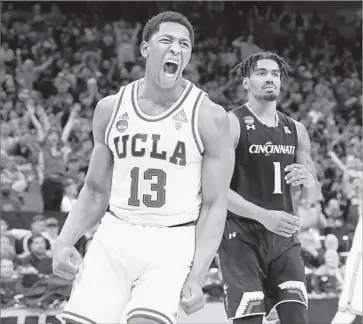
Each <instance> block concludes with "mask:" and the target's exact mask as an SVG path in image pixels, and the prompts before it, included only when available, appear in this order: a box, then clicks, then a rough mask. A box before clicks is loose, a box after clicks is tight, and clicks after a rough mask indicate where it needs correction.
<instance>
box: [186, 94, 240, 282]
mask: <svg viewBox="0 0 363 324" xmlns="http://www.w3.org/2000/svg"><path fill="white" fill-rule="evenodd" d="M199 131H200V135H201V138H202V142H203V145H204V155H203V165H202V193H203V203H202V208H201V211H200V215H199V219H198V223H197V226H196V247H195V254H194V259H193V265H192V269H191V272H190V274H189V277H191V278H193V280H196V281H197V282H198V283H199V284H202V283H203V281H204V277H205V275H206V273H207V271H208V268H209V266H210V264H211V262H212V260H213V258H214V256H215V254H216V252H217V250H218V247H219V244H220V241H221V239H222V235H223V230H224V225H225V219H226V215H227V196H228V188H229V183H230V179H231V176H232V170H233V160H232V155H233V145H232V143H231V141H230V137H229V122H228V117H227V113H226V112H225V111H224V110H223V108H222V107H220V106H217V105H215V104H214V103H212V102H211V101H210V100H209V99H208V98H205V99H204V101H203V103H202V106H201V108H200V114H199Z"/></svg>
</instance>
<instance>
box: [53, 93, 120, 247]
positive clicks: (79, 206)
mask: <svg viewBox="0 0 363 324" xmlns="http://www.w3.org/2000/svg"><path fill="white" fill-rule="evenodd" d="M114 100H116V98H115V96H109V97H106V98H104V99H102V100H101V101H100V102H99V103H98V104H97V106H96V109H95V113H94V117H93V137H94V142H95V145H94V148H93V151H92V155H91V161H90V164H89V168H88V172H87V175H86V178H85V182H84V186H83V188H82V190H81V192H80V194H79V197H78V199H77V201H76V202H75V204H74V205H73V208H72V211H71V212H70V213H69V215H68V217H67V220H66V222H65V224H64V226H63V229H62V232H61V233H60V236H59V238H58V243H59V244H61V245H65V246H73V245H74V244H75V243H76V242H77V240H78V239H79V238H80V237H81V236H82V235H83V234H84V233H85V232H86V231H87V230H89V229H90V228H92V227H93V226H95V225H96V224H97V223H98V222H99V221H100V220H101V218H102V217H103V215H104V213H105V211H106V208H107V205H108V202H109V197H110V189H111V182H112V169H113V156H112V152H111V151H110V150H109V148H108V147H107V146H106V144H105V140H104V139H105V132H106V127H107V125H108V122H109V120H110V119H111V114H112V108H113V104H114Z"/></svg>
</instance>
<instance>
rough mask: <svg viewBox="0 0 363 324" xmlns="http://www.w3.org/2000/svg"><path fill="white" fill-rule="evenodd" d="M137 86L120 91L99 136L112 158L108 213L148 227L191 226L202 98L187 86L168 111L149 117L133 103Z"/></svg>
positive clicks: (196, 206) (197, 196) (196, 201)
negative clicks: (102, 132)
mask: <svg viewBox="0 0 363 324" xmlns="http://www.w3.org/2000/svg"><path fill="white" fill-rule="evenodd" d="M139 84H140V80H138V81H135V82H133V83H131V84H129V85H127V86H125V87H122V88H121V90H120V92H119V94H118V98H117V100H116V105H115V107H114V110H113V114H112V117H111V121H110V123H109V125H108V127H107V131H106V135H105V136H106V143H107V145H108V146H109V148H110V149H111V151H112V153H113V157H114V167H113V178H112V188H111V197H110V210H111V211H112V212H113V213H114V214H116V216H118V217H120V218H122V219H125V220H128V221H130V222H133V223H136V224H145V225H151V226H172V225H177V224H182V223H186V222H190V221H194V220H196V219H197V218H198V216H199V210H200V206H201V201H202V198H201V168H202V154H203V144H202V141H201V138H200V135H199V132H198V115H199V108H200V104H201V103H202V101H203V99H204V97H205V95H206V94H205V93H204V92H203V91H202V90H200V89H199V88H197V87H196V86H195V85H193V84H192V83H190V82H189V81H187V86H186V87H185V89H184V91H183V93H182V95H181V96H180V97H179V99H178V100H177V101H176V102H175V103H174V104H173V105H172V106H171V107H170V108H169V109H168V110H166V111H165V112H164V113H162V114H160V115H157V116H149V115H147V114H145V113H144V112H143V111H142V110H141V109H140V106H139V104H138V100H137V93H138V88H139Z"/></svg>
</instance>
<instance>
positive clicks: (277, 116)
mask: <svg viewBox="0 0 363 324" xmlns="http://www.w3.org/2000/svg"><path fill="white" fill-rule="evenodd" d="M245 106H246V108H247V110H248V111H250V112H251V113H252V114H253V116H254V117H255V118H256V119H257V121H258V122H259V123H260V124H261V125H263V126H265V127H267V128H269V129H276V128H279V126H280V125H281V120H280V118H279V115H278V112H277V110H276V112H275V126H268V125H266V123H264V122H263V121H262V120H261V118H260V117H259V116H258V115H257V114H256V113H255V112H254V111H253V110H252V109H251V107H250V106H249V105H248V103H247V102H246V104H245Z"/></svg>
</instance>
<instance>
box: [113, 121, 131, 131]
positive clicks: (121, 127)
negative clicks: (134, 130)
mask: <svg viewBox="0 0 363 324" xmlns="http://www.w3.org/2000/svg"><path fill="white" fill-rule="evenodd" d="M128 127H129V123H128V121H127V120H124V119H121V120H119V121H118V122H117V123H116V129H117V131H118V132H120V133H123V132H124V131H125V130H126V129H127V128H128Z"/></svg>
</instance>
